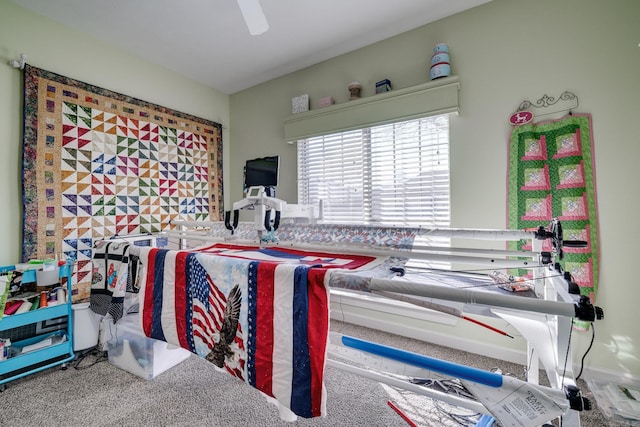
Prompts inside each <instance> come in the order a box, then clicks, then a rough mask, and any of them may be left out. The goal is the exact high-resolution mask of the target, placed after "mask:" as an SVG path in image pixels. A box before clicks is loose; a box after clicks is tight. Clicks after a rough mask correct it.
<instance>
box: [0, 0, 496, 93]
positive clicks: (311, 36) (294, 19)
mask: <svg viewBox="0 0 640 427" xmlns="http://www.w3.org/2000/svg"><path fill="white" fill-rule="evenodd" d="M11 1H12V2H13V3H15V4H18V5H20V6H22V7H24V8H26V9H30V10H32V11H34V12H36V13H38V14H41V15H44V16H46V17H49V18H50V19H52V20H54V21H57V22H60V23H62V24H64V25H65V26H67V27H70V28H73V29H75V30H77V31H80V32H84V33H87V34H90V35H91V36H93V37H95V38H97V39H99V40H101V41H103V42H105V43H107V44H109V45H112V46H114V47H117V48H120V49H124V50H127V51H130V52H131V53H133V54H135V55H136V56H139V57H141V58H143V59H145V60H147V61H150V62H152V63H155V64H159V65H162V66H164V67H166V68H168V69H171V70H173V71H175V72H177V73H179V74H181V75H183V76H185V77H188V78H191V79H193V80H195V81H197V82H200V83H202V84H204V85H206V86H209V87H212V88H214V89H217V90H219V91H220V92H222V93H225V94H232V93H235V92H238V91H241V90H243V89H247V88H249V87H252V86H255V85H257V84H260V83H263V82H266V81H269V80H271V79H274V78H277V77H280V76H283V75H285V74H288V73H291V72H293V71H297V70H300V69H302V68H305V67H308V66H310V65H313V64H317V63H319V62H321V61H324V60H327V59H330V58H333V57H335V56H338V55H341V54H343V53H347V52H350V51H352V50H355V49H358V48H360V47H363V46H367V45H369V44H372V43H375V42H378V41H380V40H384V39H386V38H389V37H392V36H394V35H397V34H400V33H403V32H405V31H408V30H411V29H413V28H417V27H419V26H421V25H425V24H427V23H429V22H433V21H436V20H438V19H441V18H444V17H447V16H449V15H453V14H455V13H458V12H461V11H463V10H466V9H469V8H472V7H475V6H478V5H480V4H483V3H487V2H489V1H490V0H385V1H382V0H377V1H372V0H261V4H262V8H263V10H264V14H265V16H266V18H267V22H268V24H269V27H270V28H269V30H268V31H267V32H265V33H264V34H262V35H259V36H251V35H249V31H248V30H247V27H246V25H245V23H244V20H243V17H242V14H241V13H240V9H239V7H238V4H237V3H236V1H235V0H53V1H52V0H11ZM25 53H26V54H27V55H28V52H25Z"/></svg>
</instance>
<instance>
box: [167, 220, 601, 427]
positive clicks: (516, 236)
mask: <svg viewBox="0 0 640 427" xmlns="http://www.w3.org/2000/svg"><path fill="white" fill-rule="evenodd" d="M265 223H266V221H265ZM173 224H174V225H175V226H176V230H173V231H167V235H168V236H169V237H170V238H177V239H178V240H179V242H180V246H181V247H180V248H181V249H185V248H186V246H185V245H186V243H187V241H190V240H195V241H200V242H207V243H216V242H222V243H225V244H238V245H259V246H260V247H265V248H268V247H289V248H296V249H299V250H320V251H334V252H335V251H339V252H341V253H355V254H365V255H375V256H400V257H410V258H412V259H419V260H428V261H443V262H448V263H461V264H471V265H482V266H485V267H486V266H490V268H495V269H511V268H524V269H528V270H531V271H532V272H533V284H534V288H535V293H536V295H538V296H539V298H538V299H535V298H518V297H514V296H506V295H500V294H496V293H491V292H486V290H484V289H451V288H446V287H443V286H440V285H437V284H436V285H434V284H425V283H417V282H413V281H409V280H397V279H378V278H369V279H367V283H368V287H369V290H370V291H372V292H373V293H378V294H380V295H384V296H386V297H390V298H396V299H400V300H403V301H409V302H414V301H415V298H414V297H418V298H421V301H423V302H424V301H425V299H426V301H432V300H436V301H439V302H445V304H446V303H451V304H454V305H455V304H458V305H462V306H463V307H464V309H470V310H474V309H480V311H481V312H482V314H485V315H486V314H488V315H491V316H495V317H500V318H502V319H505V320H506V321H507V322H509V323H510V324H511V325H513V326H514V327H515V328H516V329H517V330H519V331H520V332H521V334H522V335H523V337H524V338H525V339H526V341H527V347H528V348H527V359H528V360H527V366H528V370H527V383H528V384H527V385H526V386H524V385H523V384H522V383H518V382H517V381H516V384H515V385H513V384H512V385H510V386H508V387H507V389H509V390H513V389H518V390H520V389H522V388H523V387H525V388H527V390H528V391H527V392H522V393H524V395H527V394H526V393H529V395H530V396H534V395H535V396H537V397H531V399H532V401H536V399H538V398H540V399H543V397H544V395H545V394H548V395H554V397H553V399H556V400H560V401H562V400H564V399H566V402H565V403H566V407H564V408H563V410H562V413H563V415H562V419H563V425H565V426H579V425H580V417H579V411H580V410H583V409H590V402H588V400H587V399H585V398H583V397H582V395H581V393H580V390H579V389H578V387H577V386H576V381H575V378H574V375H573V366H572V360H573V359H572V354H571V343H570V337H571V331H572V328H573V319H574V318H577V319H580V320H583V321H588V322H592V321H595V320H597V319H600V318H602V317H603V313H602V310H601V309H600V308H599V307H594V306H593V305H592V304H591V301H590V300H589V298H588V297H585V296H579V295H575V294H572V293H570V291H571V292H575V291H576V290H577V285H575V283H573V282H572V280H571V277H570V275H568V274H566V273H564V272H562V271H561V268H560V266H559V264H558V263H556V262H555V260H556V258H558V257H561V256H562V251H563V246H565V245H566V246H570V245H576V244H580V242H564V241H563V240H562V228H561V224H560V223H559V222H557V221H553V222H552V223H551V225H550V226H549V228H548V229H545V228H544V227H540V228H539V229H537V230H535V231H517V230H484V229H421V230H420V233H421V234H422V235H426V236H431V237H436V236H437V237H447V238H456V239H465V240H466V239H474V240H477V239H479V240H489V241H492V240H493V241H495V240H500V241H505V242H506V241H510V240H521V239H531V241H532V251H531V252H514V251H503V250H495V249H478V248H449V247H435V246H430V247H414V248H412V249H411V250H410V251H409V250H408V248H405V247H400V248H371V247H365V246H363V245H345V244H339V245H335V244H334V245H327V244H318V243H309V242H290V241H273V239H271V240H270V241H268V240H265V239H264V236H263V235H262V233H256V238H255V239H253V240H252V239H242V238H240V237H238V235H237V234H236V235H234V234H233V231H235V230H236V228H237V227H238V222H234V224H233V225H232V229H231V230H230V229H229V220H228V219H227V221H226V224H225V228H226V229H227V230H230V231H232V233H229V232H228V231H227V232H226V233H220V232H219V230H221V228H220V224H219V223H208V222H189V221H174V222H173ZM254 225H256V226H257V227H261V223H258V222H256V223H255V224H254ZM212 227H213V228H216V229H217V230H218V232H217V233H216V232H212V231H211V230H212ZM249 227H251V225H249ZM261 231H262V230H261ZM270 231H271V230H270ZM545 240H551V241H552V243H553V250H552V251H551V252H548V251H543V250H542V242H543V241H545ZM514 257H515V258H517V259H514ZM336 274H348V275H350V276H352V275H353V273H336ZM336 291H337V290H333V289H332V290H331V293H332V294H333V293H334V292H336ZM330 339H331V345H330V352H329V354H330V356H331V355H335V356H339V357H347V358H348V359H350V360H351V361H353V362H359V363H361V364H364V365H365V366H366V367H367V368H366V369H363V368H360V367H358V366H354V365H352V364H345V363H343V362H340V361H339V360H335V359H334V358H330V359H329V360H328V366H333V367H336V368H339V369H343V370H346V371H349V372H353V373H357V374H359V375H362V376H365V377H368V378H371V379H374V380H376V381H379V382H383V383H386V384H390V385H393V386H397V387H401V388H404V389H407V390H411V391H413V392H416V393H418V394H422V395H426V396H429V397H432V398H435V399H438V400H441V401H444V402H447V403H450V404H453V405H456V406H460V407H465V408H468V409H471V410H474V411H477V412H480V413H484V414H490V415H493V416H496V415H497V416H498V418H499V419H500V421H501V422H502V423H503V424H504V425H509V423H508V419H509V417H510V416H513V415H508V414H505V413H504V411H503V410H501V409H500V408H499V407H498V406H499V405H497V404H496V402H494V401H492V399H494V398H495V396H496V393H495V390H491V388H492V387H495V385H496V384H497V383H500V387H502V384H503V382H505V381H506V382H508V383H511V382H513V381H514V380H513V379H511V378H505V377H504V376H501V375H499V374H495V373H487V372H484V371H479V370H475V369H474V368H471V367H465V366H457V365H455V364H450V363H449V362H446V361H439V360H433V359H431V358H429V357H427V356H422V355H416V354H413V353H411V354H409V353H406V352H403V351H402V350H398V349H389V348H386V347H384V346H379V345H377V344H375V343H368V342H362V341H360V340H358V339H356V338H352V337H344V336H341V335H339V334H335V333H331V337H330ZM540 362H541V363H542V365H543V367H544V369H545V371H546V373H547V377H548V379H549V384H550V387H542V386H539V385H538V384H539V377H538V371H539V363H540ZM372 369H373V370H372ZM380 370H382V372H381V371H380ZM426 373H430V374H431V375H433V374H434V373H435V375H436V376H438V375H441V376H442V375H443V376H444V377H445V378H457V379H463V380H464V381H470V382H471V384H474V385H473V387H472V388H475V390H476V393H477V395H478V396H479V399H478V400H469V399H465V398H460V397H458V396H451V395H447V394H446V393H442V392H439V391H436V390H432V389H427V388H424V387H422V386H418V385H415V384H411V383H410V382H407V381H404V380H400V379H398V378H397V377H396V375H404V376H407V375H408V376H413V377H416V376H424V375H425V374H426ZM478 381H479V383H480V384H481V385H480V386H477V384H478ZM484 381H488V382H489V384H486V383H484ZM484 387H489V389H486V388H484ZM531 387H533V388H531ZM531 393H533V394H531ZM498 395H500V393H498ZM501 398H504V399H506V397H504V395H502V397H501ZM483 399H488V400H483ZM553 399H552V400H553ZM502 403H503V404H504V401H502ZM533 406H534V407H535V404H534V405H533ZM551 406H553V404H551ZM501 411H502V412H501ZM509 411H513V407H511V408H510V409H508V410H506V412H509ZM543 412H544V411H543ZM556 414H557V412H556ZM505 417H506V418H505ZM542 417H544V416H542ZM553 418H555V416H553V417H551V418H549V420H550V419H553ZM534 419H535V420H534V421H530V422H533V423H534V424H524V425H539V424H540V423H538V424H535V423H536V422H539V421H540V419H541V418H540V416H538V415H536V417H534ZM505 421H506V422H505ZM547 421H548V420H547ZM518 423H519V421H517V422H516V421H514V424H513V425H521V424H518Z"/></svg>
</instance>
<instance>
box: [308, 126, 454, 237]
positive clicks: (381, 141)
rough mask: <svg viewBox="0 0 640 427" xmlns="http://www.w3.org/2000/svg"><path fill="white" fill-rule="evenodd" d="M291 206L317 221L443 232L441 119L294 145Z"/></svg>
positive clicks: (445, 154) (445, 166) (445, 140)
mask: <svg viewBox="0 0 640 427" xmlns="http://www.w3.org/2000/svg"><path fill="white" fill-rule="evenodd" d="M298 179H299V181H298V201H299V202H300V203H304V204H311V205H318V203H320V202H322V206H323V221H324V222H329V223H342V224H371V225H387V226H392V225H396V226H425V227H447V226H449V217H450V214H449V211H450V209H449V118H448V116H447V115H440V116H432V117H427V118H421V119H415V120H408V121H403V122H398V123H392V124H385V125H381V126H374V127H371V128H365V129H359V130H353V131H347V132H340V133H334V134H331V135H323V136H318V137H312V138H308V139H306V140H302V141H298Z"/></svg>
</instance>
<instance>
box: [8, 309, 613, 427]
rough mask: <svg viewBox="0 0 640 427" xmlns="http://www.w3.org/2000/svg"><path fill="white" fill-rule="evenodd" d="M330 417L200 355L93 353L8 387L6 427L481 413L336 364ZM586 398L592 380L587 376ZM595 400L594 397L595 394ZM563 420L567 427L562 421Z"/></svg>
mask: <svg viewBox="0 0 640 427" xmlns="http://www.w3.org/2000/svg"><path fill="white" fill-rule="evenodd" d="M331 329H332V330H333V331H336V332H340V333H343V334H345V335H352V336H356V337H360V338H363V339H367V340H371V341H375V342H379V343H382V344H385V345H390V346H394V347H398V348H403V349H406V350H409V351H415V352H419V353H421V354H426V355H429V356H432V357H436V358H441V359H445V360H449V361H452V362H457V363H462V364H468V365H471V366H474V367H477V368H480V369H487V370H490V369H494V368H499V369H501V370H502V372H503V373H505V374H506V373H510V374H512V375H515V376H517V377H520V378H523V377H524V367H523V366H520V365H517V364H513V363H508V362H503V361H499V360H495V359H490V358H486V357H481V356H478V355H474V354H469V353H465V352H461V351H458V350H453V349H450V348H446V347H441V346H436V345H433V344H429V343H425V342H422V341H415V340H411V339H407V338H403V337H400V336H396V335H391V334H387V333H383V332H379V331H374V330H372V329H368V328H363V327H359V326H355V325H351V324H347V323H342V322H337V321H332V324H331ZM325 378H326V386H327V391H328V397H327V408H328V415H327V416H326V417H324V418H316V419H303V418H298V420H297V421H295V422H285V421H282V420H281V419H280V417H279V415H278V411H277V408H276V407H275V406H274V405H272V404H270V403H268V402H267V401H266V399H265V398H264V397H263V396H262V395H261V394H260V393H259V392H258V391H257V390H255V389H253V388H251V387H249V386H247V385H246V384H245V383H243V382H241V381H239V380H237V379H235V378H233V377H231V376H230V375H227V374H224V373H220V372H218V371H216V370H215V369H213V368H212V366H211V365H210V364H209V362H206V361H205V360H203V359H200V358H198V357H196V356H191V357H189V358H188V359H187V360H185V361H183V362H181V363H180V364H178V365H176V366H174V367H172V368H171V369H169V370H167V371H166V372H163V373H161V374H160V375H158V376H156V377H155V378H153V379H152V380H144V379H142V378H139V377H137V376H135V375H132V374H130V373H129V372H127V371H124V370H122V369H119V368H117V367H115V366H113V365H111V364H110V363H109V362H108V361H107V360H106V358H105V357H104V354H103V353H99V352H93V353H89V354H87V355H86V357H84V358H82V359H80V358H78V359H77V360H76V361H74V362H72V363H70V364H69V365H68V367H67V368H66V369H61V368H59V367H57V368H51V369H48V370H46V371H43V372H39V373H35V374H33V375H29V376H26V377H23V378H21V379H18V380H16V381H13V382H11V383H8V384H7V387H6V390H4V391H3V392H2V393H0V425H1V426H11V427H21V426H43V427H44V426H46V427H56V426H95V427H100V426H105V427H107V426H166V427H172V426H208V427H215V426H220V427H236V426H252V427H262V426H264V427H267V426H269V427H272V426H276V427H277V426H283V427H284V426H289V427H293V426H314V427H315V426H317V427H321V426H334V427H335V426H374V427H375V426H380V427H382V426H406V425H409V423H408V422H406V421H405V420H404V419H403V418H401V416H400V415H399V414H398V413H397V412H396V411H394V410H393V409H392V408H391V406H390V405H389V404H388V402H389V401H391V402H393V403H394V404H395V405H396V406H397V407H399V408H400V409H401V410H402V411H403V412H404V414H405V415H406V416H407V417H409V418H410V420H411V421H412V422H414V423H415V425H418V426H461V425H465V423H466V422H468V421H469V424H470V425H474V424H473V414H470V413H469V411H468V410H464V409H462V408H454V407H449V406H448V405H446V404H441V403H438V402H434V401H432V400H431V399H429V398H427V397H424V396H418V395H415V394H413V393H409V392H406V391H402V390H397V389H395V388H393V387H389V386H386V385H382V384H380V383H378V382H375V381H373V380H369V379H366V378H362V377H360V376H357V375H354V374H350V373H347V372H344V371H342V370H338V369H335V368H331V367H328V368H327V371H326V375H325ZM579 386H580V387H581V390H583V394H584V395H585V396H586V397H589V391H588V388H587V386H586V384H585V383H584V382H582V381H580V382H579ZM592 402H593V404H594V406H595V401H594V400H593V399H592ZM555 425H559V423H558V422H557V421H556V422H555ZM581 425H582V426H585V427H601V426H618V425H620V426H622V425H624V424H614V423H608V422H607V419H606V418H605V417H604V416H603V415H602V413H601V412H600V411H599V410H598V409H597V408H595V409H594V410H592V411H586V412H582V413H581Z"/></svg>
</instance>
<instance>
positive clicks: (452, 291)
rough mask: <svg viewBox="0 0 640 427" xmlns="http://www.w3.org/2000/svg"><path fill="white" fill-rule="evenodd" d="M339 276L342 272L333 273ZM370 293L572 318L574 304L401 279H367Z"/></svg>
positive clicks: (574, 313)
mask: <svg viewBox="0 0 640 427" xmlns="http://www.w3.org/2000/svg"><path fill="white" fill-rule="evenodd" d="M334 274H338V275H339V274H343V273H334ZM369 288H370V289H371V290H372V291H391V292H399V293H405V294H410V295H417V296H422V297H427V298H436V299H443V300H447V301H457V302H463V303H466V304H480V305H486V306H489V307H503V308H512V309H515V310H524V311H533V312H536V313H545V314H553V315H559V316H566V317H571V318H573V317H575V316H576V310H575V305H574V304H572V303H569V302H559V301H545V300H540V299H536V298H526V297H514V296H510V295H500V294H496V293H492V292H484V291H479V290H476V289H472V288H468V289H456V288H450V287H445V286H437V285H430V284H427V283H415V282H406V281H402V280H390V279H377V278H372V279H370V280H369Z"/></svg>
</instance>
